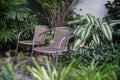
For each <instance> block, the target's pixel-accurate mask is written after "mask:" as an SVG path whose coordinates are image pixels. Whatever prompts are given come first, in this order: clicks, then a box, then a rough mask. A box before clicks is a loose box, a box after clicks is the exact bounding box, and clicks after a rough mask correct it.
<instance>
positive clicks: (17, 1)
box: [0, 0, 37, 52]
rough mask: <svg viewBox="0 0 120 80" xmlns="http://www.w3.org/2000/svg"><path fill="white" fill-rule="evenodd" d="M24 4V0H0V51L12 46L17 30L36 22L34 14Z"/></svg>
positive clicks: (25, 2) (31, 25) (25, 3)
mask: <svg viewBox="0 0 120 80" xmlns="http://www.w3.org/2000/svg"><path fill="white" fill-rule="evenodd" d="M26 5H27V1H26V0H12V1H8V0H1V1H0V6H1V7H0V9H1V11H0V25H1V26H0V52H5V51H6V50H9V48H11V47H12V48H14V46H13V45H15V41H16V35H17V34H18V32H20V31H21V30H24V29H26V28H29V27H33V25H36V24H37V19H36V15H33V13H32V11H31V10H29V9H28V8H27V7H26ZM30 13H31V14H30ZM6 44H7V45H6Z"/></svg>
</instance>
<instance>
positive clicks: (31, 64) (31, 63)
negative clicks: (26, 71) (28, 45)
mask: <svg viewBox="0 0 120 80" xmlns="http://www.w3.org/2000/svg"><path fill="white" fill-rule="evenodd" d="M32 56H33V50H32V51H31V54H30V67H32V66H33V62H32Z"/></svg>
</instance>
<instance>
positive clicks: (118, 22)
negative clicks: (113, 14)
mask: <svg viewBox="0 0 120 80" xmlns="http://www.w3.org/2000/svg"><path fill="white" fill-rule="evenodd" d="M116 24H120V20H111V21H110V25H111V26H114V25H116Z"/></svg>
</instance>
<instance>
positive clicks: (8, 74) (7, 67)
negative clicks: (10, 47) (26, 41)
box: [0, 58, 26, 80]
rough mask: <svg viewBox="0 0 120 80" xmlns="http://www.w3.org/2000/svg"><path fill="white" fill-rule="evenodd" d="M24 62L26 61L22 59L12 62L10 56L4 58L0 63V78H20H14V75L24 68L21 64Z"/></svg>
mask: <svg viewBox="0 0 120 80" xmlns="http://www.w3.org/2000/svg"><path fill="white" fill-rule="evenodd" d="M25 62H26V61H22V62H19V63H18V64H13V63H12V62H11V61H10V58H9V59H5V61H3V62H1V63H0V65H1V67H0V80H22V78H18V79H17V78H15V75H16V74H19V73H21V72H23V71H24V70H25V67H24V65H23V64H24V63H25ZM21 65H22V66H21Z"/></svg>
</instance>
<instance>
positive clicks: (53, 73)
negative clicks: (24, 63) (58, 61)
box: [27, 58, 73, 80]
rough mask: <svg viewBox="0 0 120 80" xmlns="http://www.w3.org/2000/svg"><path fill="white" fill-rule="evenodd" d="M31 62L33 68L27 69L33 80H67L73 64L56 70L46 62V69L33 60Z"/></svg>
mask: <svg viewBox="0 0 120 80" xmlns="http://www.w3.org/2000/svg"><path fill="white" fill-rule="evenodd" d="M33 62H34V64H35V67H32V68H30V67H27V69H28V70H29V71H30V72H31V73H32V75H33V76H34V80H68V79H69V73H70V71H71V66H72V64H73V62H72V63H71V64H69V65H68V66H67V67H64V68H62V69H59V70H57V69H56V68H55V67H53V66H52V67H51V66H50V64H49V63H48V61H47V62H46V66H47V68H44V67H41V66H40V65H39V64H38V63H37V62H36V61H35V59H34V58H33Z"/></svg>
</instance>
